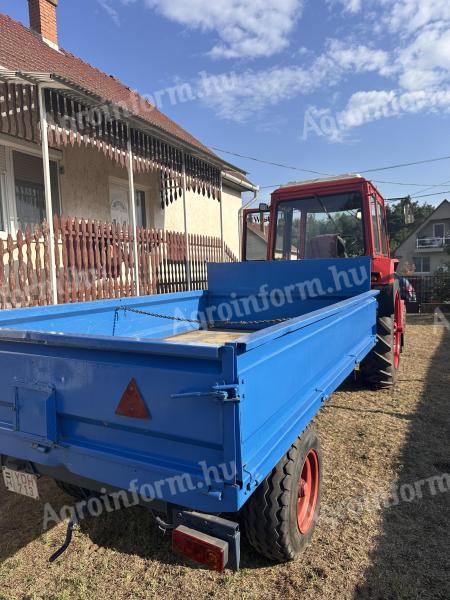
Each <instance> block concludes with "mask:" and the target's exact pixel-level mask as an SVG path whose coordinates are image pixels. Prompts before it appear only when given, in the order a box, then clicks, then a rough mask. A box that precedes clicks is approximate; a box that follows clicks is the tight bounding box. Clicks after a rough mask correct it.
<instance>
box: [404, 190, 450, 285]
mask: <svg viewBox="0 0 450 600" xmlns="http://www.w3.org/2000/svg"><path fill="white" fill-rule="evenodd" d="M395 255H396V257H397V258H399V259H400V264H399V273H404V272H407V271H408V272H411V271H413V272H414V274H415V275H431V274H434V273H439V272H447V271H448V265H449V263H450V202H449V201H448V200H444V201H443V202H442V203H441V204H440V205H439V206H438V207H437V208H436V210H435V211H434V212H432V213H431V215H430V216H429V217H428V219H426V221H425V222H424V223H422V224H421V225H420V226H419V227H418V228H417V229H416V230H415V231H414V232H413V233H412V234H411V235H410V236H409V237H408V238H406V240H405V241H404V242H403V243H402V244H401V245H400V246H399V247H398V248H397V250H396V252H395Z"/></svg>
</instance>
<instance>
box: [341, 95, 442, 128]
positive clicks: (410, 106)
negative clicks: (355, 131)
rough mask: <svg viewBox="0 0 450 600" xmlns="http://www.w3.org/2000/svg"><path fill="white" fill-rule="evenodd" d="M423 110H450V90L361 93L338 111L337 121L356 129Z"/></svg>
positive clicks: (434, 111) (428, 111)
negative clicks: (380, 120)
mask: <svg viewBox="0 0 450 600" xmlns="http://www.w3.org/2000/svg"><path fill="white" fill-rule="evenodd" d="M423 112H427V113H436V112H446V113H448V112H450V89H447V90H441V91H436V92H434V93H432V94H429V93H427V92H425V91H423V90H418V91H412V92H404V91H401V90H384V91H378V90H377V91H369V92H357V93H356V94H353V95H352V96H351V98H350V100H349V101H348V103H347V106H346V107H345V109H344V110H343V111H342V112H340V113H339V114H338V119H337V120H338V122H339V123H340V124H341V126H342V128H344V129H352V128H353V127H359V126H360V125H364V124H365V123H370V122H372V121H377V120H379V119H382V118H387V117H396V116H401V115H404V114H417V113H423Z"/></svg>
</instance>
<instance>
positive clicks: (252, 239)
mask: <svg viewBox="0 0 450 600" xmlns="http://www.w3.org/2000/svg"><path fill="white" fill-rule="evenodd" d="M269 226H270V212H269V211H265V212H264V211H259V210H255V211H251V212H248V213H247V215H246V219H245V258H246V260H267V248H268V245H269Z"/></svg>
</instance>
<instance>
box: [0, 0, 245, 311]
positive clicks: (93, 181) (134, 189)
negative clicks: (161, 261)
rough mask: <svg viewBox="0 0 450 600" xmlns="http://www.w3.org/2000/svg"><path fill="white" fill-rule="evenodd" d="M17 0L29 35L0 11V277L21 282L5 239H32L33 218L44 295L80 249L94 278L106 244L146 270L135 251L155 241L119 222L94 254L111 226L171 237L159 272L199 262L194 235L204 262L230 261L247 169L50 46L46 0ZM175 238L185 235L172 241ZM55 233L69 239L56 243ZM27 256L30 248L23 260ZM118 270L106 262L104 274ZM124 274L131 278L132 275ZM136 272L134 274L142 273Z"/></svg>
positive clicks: (50, 6) (52, 3) (51, 21)
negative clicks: (25, 5) (42, 243)
mask: <svg viewBox="0 0 450 600" xmlns="http://www.w3.org/2000/svg"><path fill="white" fill-rule="evenodd" d="M23 1H25V0H23ZM28 1H29V13H30V28H27V27H25V26H24V25H22V24H21V23H19V22H17V21H14V20H13V19H11V18H10V17H9V16H7V15H5V14H0V244H2V245H1V246H0V248H2V249H3V250H1V252H4V251H5V247H6V244H7V240H8V235H9V240H11V239H13V240H14V244H15V245H14V248H13V246H12V245H11V244H12V242H11V241H9V242H8V243H9V246H10V247H8V248H9V257H8V259H7V260H6V259H5V261H3V259H1V260H0V263H1V264H0V279H1V277H2V276H3V277H5V274H4V271H5V269H6V270H8V269H9V272H10V275H11V277H13V276H14V278H15V281H19V283H20V284H21V285H22V284H23V279H24V275H23V273H24V272H25V275H27V273H28V271H29V269H28V266H27V265H25V263H23V264H22V263H21V260H22V258H23V257H22V248H21V247H20V243H22V242H20V241H19V242H18V244H19V246H17V243H16V234H17V231H18V230H21V232H22V235H23V237H24V239H25V242H27V239H26V237H27V236H26V232H27V228H28V229H29V230H30V229H31V232H32V233H33V232H34V231H35V229H34V228H35V226H36V225H38V226H39V224H42V223H43V222H44V220H46V222H47V227H48V232H47V237H48V240H49V241H48V243H47V246H46V249H45V251H44V254H45V252H47V254H48V255H49V258H48V257H47V262H49V261H50V263H49V264H46V269H47V271H51V272H52V273H51V276H52V281H53V287H54V288H56V284H57V281H56V280H57V278H58V277H60V276H61V273H60V270H61V269H62V268H63V267H64V266H65V267H67V264H69V266H70V265H71V264H72V263H73V264H72V266H73V267H74V266H76V267H77V268H78V269H80V268H81V267H83V268H85V270H86V271H87V270H88V268H89V267H90V266H91V263H90V257H89V253H90V251H91V250H92V255H93V259H92V265H93V266H95V269H96V273H95V277H96V278H104V277H106V275H105V274H108V273H110V272H111V269H112V267H111V268H110V267H108V269H107V268H106V267H105V264H106V263H107V262H108V260H109V257H108V252H109V245H110V246H111V247H112V248H113V251H111V252H112V258H111V260H112V261H113V262H114V260H116V257H115V256H114V252H115V251H114V248H119V246H120V245H122V246H123V248H122V246H120V247H121V248H122V249H121V250H120V252H121V259H120V260H121V265H122V263H123V262H126V267H127V268H129V270H130V272H132V271H133V264H134V265H135V266H137V262H139V268H140V269H141V271H142V270H143V269H144V268H145V265H146V264H147V263H146V262H145V261H147V262H148V263H149V264H150V262H151V261H150V259H149V258H148V256H146V255H145V252H146V251H147V250H148V249H149V248H150V250H151V248H154V249H155V248H156V249H161V241H158V240H156V241H155V240H153V238H152V235H154V234H153V233H147V234H146V235H147V237H145V236H144V233H142V232H140V233H139V235H136V236H134V238H136V239H134V238H133V234H131V237H130V236H129V234H128V232H129V229H127V228H126V227H125V228H123V229H121V231H120V233H119V234H117V231H116V233H115V234H114V232H113V234H114V235H116V234H117V235H118V236H119V237H118V239H117V240H113V243H112V244H109V245H108V243H105V248H103V247H102V245H103V242H104V240H105V239H106V237H107V238H108V240H109V239H110V237H108V236H107V233H105V231H106V232H107V230H108V227H110V226H112V225H113V224H120V226H123V225H124V224H126V225H127V226H128V225H129V226H134V227H137V228H142V229H145V230H147V231H148V230H150V231H151V232H154V231H156V230H164V231H170V232H173V236H172V237H171V238H170V240H171V242H170V243H171V244H172V245H171V246H170V247H169V246H168V248H167V252H168V253H169V254H170V256H169V259H168V260H169V262H170V266H172V263H174V261H175V258H174V257H175V255H176V256H178V258H179V259H180V260H183V256H184V260H185V261H187V262H188V258H189V257H192V256H193V254H194V253H195V252H197V255H198V256H200V254H201V251H202V244H203V242H202V240H206V237H207V238H208V240H206V241H205V242H204V243H205V244H207V245H208V244H209V245H210V246H214V248H215V252H216V253H215V254H214V256H215V257H219V259H220V258H222V259H224V254H223V253H224V252H225V249H226V252H227V253H228V255H229V256H231V255H233V257H239V253H240V243H239V219H240V211H241V207H242V194H243V193H244V192H253V193H255V192H256V191H257V187H255V186H254V185H253V184H252V183H251V182H250V181H249V180H248V179H247V177H246V175H247V174H246V173H245V172H244V171H242V170H240V169H239V168H237V167H235V166H233V165H230V164H229V163H227V162H225V161H223V160H222V159H221V158H219V157H218V156H217V155H216V154H215V153H214V152H212V151H211V150H210V149H209V148H207V147H206V146H205V145H204V144H202V143H201V142H200V141H199V140H197V139H196V138H195V137H194V136H193V135H191V134H190V133H189V132H188V131H186V130H185V129H183V128H182V127H180V126H179V125H178V124H177V123H175V122H174V121H172V120H171V119H169V118H168V117H167V116H165V115H164V114H163V113H162V112H161V111H160V110H158V108H156V107H155V106H153V105H151V104H150V103H149V102H148V101H147V100H146V99H144V98H143V97H141V96H140V95H139V94H137V93H136V92H134V91H133V90H131V89H130V88H129V87H127V86H126V85H125V84H123V83H121V82H120V81H118V80H117V79H116V78H115V77H113V76H110V75H107V74H105V73H103V72H101V71H99V70H98V69H96V68H94V67H93V66H91V65H89V64H87V63H86V62H84V61H83V60H81V59H80V58H78V57H76V56H74V55H73V54H71V53H70V52H67V51H66V50H64V49H63V48H62V47H60V45H59V38H58V30H57V6H58V0H28ZM133 196H134V202H133V203H130V201H129V200H130V197H133ZM52 215H53V217H54V218H52ZM63 215H64V216H65V217H68V216H70V217H74V218H76V219H78V222H77V223H78V224H77V227H78V229H77V231H75V230H73V231H72V230H70V231H69V229H70V228H71V227H72V224H70V226H69V224H68V221H67V220H64V219H63V220H62V221H61V220H58V218H57V217H61V216H63ZM89 220H91V221H94V222H96V223H97V225H95V223H91V224H88V226H87V227H88V229H89V228H90V227H92V228H93V229H92V231H91V232H90V233H89V232H88V233H86V236H88V237H89V236H91V238H89V239H90V240H91V241H88V242H85V241H84V237H83V236H84V234H83V231H82V229H83V227H84V225H83V223H85V222H86V221H89ZM99 223H101V224H102V225H99ZM102 227H103V229H104V231H103V229H102ZM94 229H95V231H94ZM89 231H90V229H89ZM80 232H81V233H80ZM41 233H42V234H44V233H45V232H41ZM113 234H111V235H113ZM155 235H156V234H155ZM176 235H182V236H185V237H184V242H183V241H182V240H181V241H180V238H176V237H175V236H176ZM33 236H34V233H33ZM64 236H65V237H64ZM67 236H69V237H70V236H72V237H73V238H74V239H73V240H72V241H70V240H69V241H68V239H66V238H67ZM77 236H78V238H77ZM80 236H81V238H80ZM92 236H93V237H94V238H95V239H96V242H94V243H92ZM105 236H106V237H105ZM121 236H122V237H121ZM195 236H197V237H195ZM198 236H203V237H202V238H201V239H200V238H199V237H198ZM205 236H206V237H205ZM28 237H30V234H29V233H28ZM119 238H120V239H119ZM144 238H145V239H144ZM33 239H34V238H33ZM77 239H78V241H77ZM155 239H156V238H155ZM2 240H3V242H2ZM80 240H81V241H80ZM149 240H150V241H149ZM152 240H153V241H152ZM175 240H178V241H177V246H176V248H175V246H174V244H175ZM212 240H213V241H212ZM214 240H215V241H214ZM217 240H219V245H220V248H219V252H217V251H216V250H217ZM35 241H36V243H39V242H38V240H35ZM28 242H29V240H28ZM144 242H145V244H146V245H145V244H144ZM168 243H169V242H168ZM83 244H84V246H83ZM126 244H128V245H129V248H128V246H127V248H128V250H129V253H128V254H127V252H128V250H126V249H125V250H124V248H125V245H126ZM152 244H153V245H152ZM183 244H184V246H185V254H184V255H183V252H182V250H181V249H180V248H181V246H183ZM189 244H191V246H190V247H189ZM203 245H204V244H203ZM144 246H145V247H144ZM194 246H195V248H194ZM146 248H147V250H146ZM78 251H79V252H78ZM133 251H134V254H135V255H136V253H137V256H138V261H136V260H134V259H133V256H132V254H133ZM1 252H0V254H1ZM35 252H36V249H35V248H33V250H32V252H31V254H33V255H34V253H35ZM103 252H104V253H105V255H104V257H103V258H102V253H103ZM118 252H119V251H117V252H115V253H116V254H117V253H118ZM186 253H187V254H186ZM25 254H26V252H25ZM31 254H29V255H28V258H29V256H31ZM44 254H43V255H42V256H41V257H40V258H41V259H42V260H41V262H43V261H44V259H45V257H46V255H45V256H44ZM78 254H79V256H77V255H78ZM97 254H98V256H97ZM125 254H127V256H126V257H125ZM11 255H13V256H12V257H11ZM205 256H206V255H205ZM80 257H81V258H80ZM86 257H87V258H86ZM124 257H125V258H124ZM0 258H1V257H0ZM97 259H98V260H97ZM125 259H126V260H125ZM117 260H118V259H117ZM55 261H56V266H54V263H55ZM71 261H72V262H71ZM77 261H78V262H77ZM133 261H134V262H133ZM4 262H5V264H3V263H4ZM17 262H18V267H17V269H18V270H17V272H16V273H15V274H14V273H13V265H14V264H15V263H17ZM66 263H67V264H66ZM42 268H44V267H42ZM121 268H122V266H120V267H119V266H116V272H117V273H118V272H119V271H118V270H119V269H121ZM188 268H189V267H187V269H188ZM113 270H114V269H113ZM135 275H136V280H137V279H139V273H138V272H136V274H135ZM140 276H141V277H142V278H144V279H145V277H147V274H146V273H144V272H141V274H140ZM90 277H92V274H91V275H90ZM28 283H29V282H28ZM24 285H25V287H26V285H27V278H26V277H25V284H24ZM130 285H134V283H133V282H132V283H131V284H130ZM149 285H150V284H149ZM0 287H1V282H0ZM11 289H12V288H11ZM145 289H146V290H147V291H148V290H149V289H150V287H149V286H146V287H145ZM155 289H156V288H155ZM69 292H70V290H69ZM128 292H129V293H132V292H131V291H130V289H128ZM96 293H97V292H96ZM69 295H70V293H69ZM59 296H60V298H59V300H60V301H64V299H65V300H66V301H67V298H68V292H67V290H66V293H63V292H62V291H61V289H59ZM100 296H101V294H100V293H99V295H98V296H96V297H100ZM74 298H75V296H74ZM54 300H56V292H55V291H54ZM5 302H6V300H4V299H3V300H2V306H3V305H4V304H5ZM12 304H13V305H14V302H12Z"/></svg>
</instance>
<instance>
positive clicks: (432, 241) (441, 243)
mask: <svg viewBox="0 0 450 600" xmlns="http://www.w3.org/2000/svg"><path fill="white" fill-rule="evenodd" d="M449 246H450V236H445V237H425V238H417V240H416V247H417V249H418V250H423V249H428V248H429V249H433V248H446V247H449Z"/></svg>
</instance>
